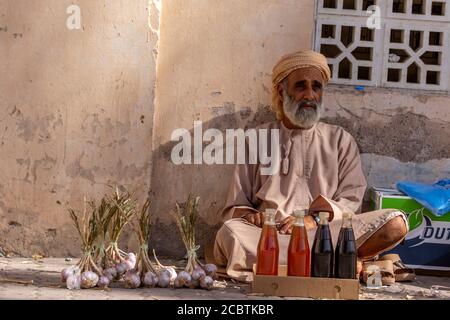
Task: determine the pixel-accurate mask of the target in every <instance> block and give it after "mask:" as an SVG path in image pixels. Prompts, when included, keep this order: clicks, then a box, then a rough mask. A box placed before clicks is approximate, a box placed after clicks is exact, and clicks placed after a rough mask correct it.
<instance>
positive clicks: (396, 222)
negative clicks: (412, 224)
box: [358, 216, 408, 257]
mask: <svg viewBox="0 0 450 320" xmlns="http://www.w3.org/2000/svg"><path fill="white" fill-rule="evenodd" d="M407 233H408V226H407V224H406V221H405V219H404V217H402V216H397V217H395V218H393V219H391V220H389V221H388V222H387V223H386V224H384V225H383V226H382V227H381V228H380V229H379V230H378V231H377V232H375V233H374V234H373V235H372V236H371V237H370V238H369V239H368V240H367V241H366V242H365V243H364V244H363V245H362V246H361V247H360V248H359V250H358V255H359V256H360V257H368V256H373V255H376V254H378V253H380V252H382V251H384V250H386V249H387V248H390V247H392V246H393V245H394V244H396V243H398V242H400V241H401V240H403V239H404V238H405V236H406V234H407Z"/></svg>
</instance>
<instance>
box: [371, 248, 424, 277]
mask: <svg viewBox="0 0 450 320" xmlns="http://www.w3.org/2000/svg"><path fill="white" fill-rule="evenodd" d="M380 261H392V264H393V267H394V276H395V281H397V282H402V281H412V280H414V279H415V278H416V273H415V272H414V269H411V268H408V267H407V266H405V265H404V264H403V262H402V260H401V259H400V256H399V255H398V254H395V253H391V254H386V255H384V256H382V257H381V258H380Z"/></svg>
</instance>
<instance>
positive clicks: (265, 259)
mask: <svg viewBox="0 0 450 320" xmlns="http://www.w3.org/2000/svg"><path fill="white" fill-rule="evenodd" d="M275 214H276V210H274V209H266V212H265V214H264V226H263V228H262V231H261V237H260V238H259V243H258V253H257V262H256V274H260V275H272V276H276V275H278V257H279V252H280V248H279V245H278V230H277V228H276V225H275Z"/></svg>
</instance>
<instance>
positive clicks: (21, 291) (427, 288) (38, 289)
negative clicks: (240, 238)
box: [0, 258, 450, 300]
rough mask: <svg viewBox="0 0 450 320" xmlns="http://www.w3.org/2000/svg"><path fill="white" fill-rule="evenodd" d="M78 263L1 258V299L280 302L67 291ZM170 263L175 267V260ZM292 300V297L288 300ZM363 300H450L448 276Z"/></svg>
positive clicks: (171, 292) (231, 287) (369, 293)
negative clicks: (71, 268) (66, 279)
mask: <svg viewBox="0 0 450 320" xmlns="http://www.w3.org/2000/svg"><path fill="white" fill-rule="evenodd" d="M75 262H76V261H65V260H64V259H53V258H50V259H40V260H35V259H31V258H30V259H26V258H12V259H9V258H0V299H35V300H40V299H43V300H68V299H69V300H77V299H89V300H91V299H92V300H94V299H100V300H142V299H148V300H162V299H199V300H200V299H233V300H234V299H281V298H278V297H262V296H259V295H254V294H251V293H250V286H249V285H245V284H240V283H233V282H231V281H225V280H224V281H217V282H216V283H215V284H216V289H215V290H212V291H204V290H192V289H162V288H154V289H138V290H129V289H125V288H123V287H122V285H121V283H115V284H114V285H113V287H112V288H111V289H109V290H100V289H91V290H77V291H71V290H67V289H66V288H65V286H64V285H63V284H62V283H61V282H60V270H62V269H63V268H65V267H67V266H68V265H71V264H74V263H75ZM167 264H172V265H173V264H174V262H173V261H169V262H167ZM285 299H293V298H285ZM360 299H361V300H371V299H383V300H392V299H408V300H409V299H418V300H419V299H420V300H423V299H448V300H450V278H449V277H426V276H418V278H417V280H415V281H414V282H411V283H403V284H399V283H398V284H395V285H393V286H390V287H385V288H381V289H377V290H369V289H367V288H365V287H364V286H362V287H361V293H360Z"/></svg>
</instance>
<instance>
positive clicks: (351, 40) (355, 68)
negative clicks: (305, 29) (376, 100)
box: [315, 0, 450, 91]
mask: <svg viewBox="0 0 450 320" xmlns="http://www.w3.org/2000/svg"><path fill="white" fill-rule="evenodd" d="M317 4H318V10H317V24H316V35H315V50H316V51H320V52H322V53H323V54H324V55H325V56H326V57H327V58H328V62H329V65H330V69H331V70H332V79H331V82H332V83H337V84H349V85H367V86H383V87H397V88H408V89H427V90H443V91H449V90H450V87H449V82H450V81H449V78H450V72H449V71H450V69H449V67H450V61H449V60H450V0H447V1H446V0H318V1H317ZM374 5H375V6H376V8H378V9H379V11H378V12H379V14H380V25H379V27H380V28H372V26H371V25H370V24H369V27H370V28H368V25H367V21H368V19H369V18H370V16H371V15H372V14H373V12H371V11H369V12H367V9H368V8H369V9H372V8H375V7H371V6H374ZM372 21H373V20H372Z"/></svg>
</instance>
